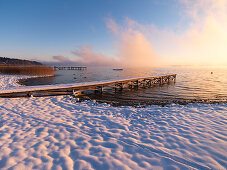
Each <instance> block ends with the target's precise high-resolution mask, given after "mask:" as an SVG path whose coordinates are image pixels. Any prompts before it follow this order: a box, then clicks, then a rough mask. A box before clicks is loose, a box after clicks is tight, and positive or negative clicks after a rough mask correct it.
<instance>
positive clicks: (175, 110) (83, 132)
mask: <svg viewBox="0 0 227 170" xmlns="http://www.w3.org/2000/svg"><path fill="white" fill-rule="evenodd" d="M14 78H15V77H11V78H9V79H6V78H5V83H4V82H2V77H1V85H2V84H7V83H11V82H14ZM15 79H17V78H15ZM9 86H18V85H16V84H11V85H8V87H9ZM226 129H227V104H219V105H208V104H189V105H186V106H182V105H175V104H172V105H169V106H165V107H161V106H147V107H143V108H135V107H130V106H121V107H112V106H110V105H108V104H105V103H103V104H98V103H96V102H95V101H83V102H76V99H75V98H73V97H71V96H55V97H37V98H35V97H31V98H0V148H1V152H0V169H10V168H12V169H226V167H227V156H226V155H227V154H226V151H227V132H226Z"/></svg>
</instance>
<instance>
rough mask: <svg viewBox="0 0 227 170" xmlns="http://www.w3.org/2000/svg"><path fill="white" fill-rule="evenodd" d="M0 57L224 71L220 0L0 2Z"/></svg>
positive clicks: (225, 3) (226, 35)
mask: <svg viewBox="0 0 227 170" xmlns="http://www.w3.org/2000/svg"><path fill="white" fill-rule="evenodd" d="M0 24H1V25H0V56H4V57H11V58H21V59H30V60H38V61H42V62H45V63H52V64H53V63H54V64H55V63H62V64H72V63H73V64H79V65H100V66H112V65H118V66H128V67H151V66H157V65H208V66H210V65H215V66H227V48H226V44H227V31H226V30H227V0H168V1H167V0H95V1H92V0H20V1H18V0H0Z"/></svg>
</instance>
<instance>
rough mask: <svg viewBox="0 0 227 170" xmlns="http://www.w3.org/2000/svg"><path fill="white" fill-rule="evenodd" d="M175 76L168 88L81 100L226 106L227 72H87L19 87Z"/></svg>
mask: <svg viewBox="0 0 227 170" xmlns="http://www.w3.org/2000/svg"><path fill="white" fill-rule="evenodd" d="M211 72H213V74H211ZM174 73H176V74H177V80H176V83H171V84H169V85H163V86H158V87H154V88H146V89H138V90H136V89H133V90H128V89H125V90H123V91H118V92H114V91H112V90H107V91H106V92H105V93H104V94H102V95H100V94H95V95H94V94H93V93H88V94H87V95H86V96H85V97H84V98H85V99H96V100H97V101H101V102H110V103H112V104H116V105H118V104H119V103H120V104H123V105H134V104H168V103H180V104H186V103H191V102H201V103H213V102H215V103H216V102H227V68H222V69H221V68H202V69H198V68H156V69H124V70H123V71H114V70H113V69H112V68H87V70H70V71H68V70H65V71H57V72H56V74H57V75H56V76H55V77H46V78H32V79H27V80H23V81H21V83H22V84H24V85H44V84H62V83H78V82H88V81H97V80H110V79H120V78H128V77H137V76H148V75H151V76H155V75H160V74H174Z"/></svg>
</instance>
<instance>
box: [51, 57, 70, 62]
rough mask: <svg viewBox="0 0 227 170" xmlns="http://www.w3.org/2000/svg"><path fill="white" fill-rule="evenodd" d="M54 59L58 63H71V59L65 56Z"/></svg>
mask: <svg viewBox="0 0 227 170" xmlns="http://www.w3.org/2000/svg"><path fill="white" fill-rule="evenodd" d="M53 59H55V60H57V61H58V62H71V60H70V59H68V58H66V57H64V56H53Z"/></svg>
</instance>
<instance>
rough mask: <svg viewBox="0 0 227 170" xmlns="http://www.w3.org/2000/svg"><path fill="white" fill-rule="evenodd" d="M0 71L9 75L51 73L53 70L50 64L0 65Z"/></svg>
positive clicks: (53, 73) (52, 74)
mask: <svg viewBox="0 0 227 170" xmlns="http://www.w3.org/2000/svg"><path fill="white" fill-rule="evenodd" d="M0 73H2V74H10V75H51V76H54V75H55V72H54V70H53V68H52V67H51V66H44V65H7V64H4V65H0Z"/></svg>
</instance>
